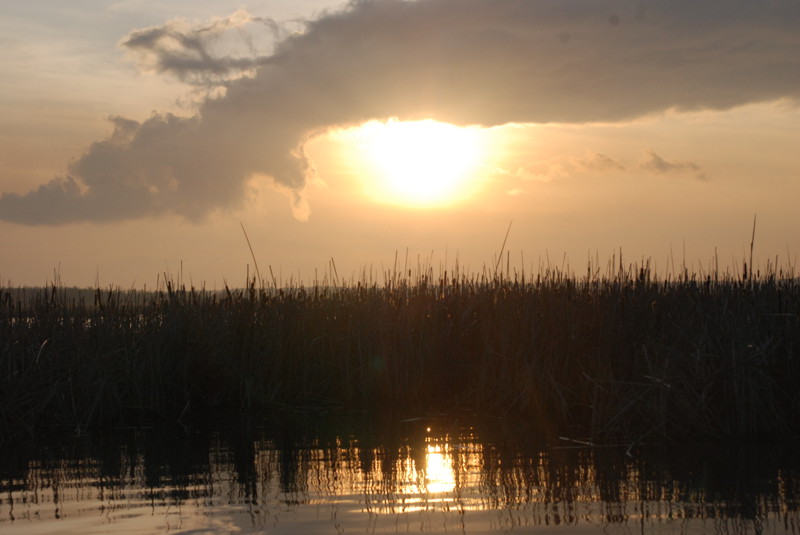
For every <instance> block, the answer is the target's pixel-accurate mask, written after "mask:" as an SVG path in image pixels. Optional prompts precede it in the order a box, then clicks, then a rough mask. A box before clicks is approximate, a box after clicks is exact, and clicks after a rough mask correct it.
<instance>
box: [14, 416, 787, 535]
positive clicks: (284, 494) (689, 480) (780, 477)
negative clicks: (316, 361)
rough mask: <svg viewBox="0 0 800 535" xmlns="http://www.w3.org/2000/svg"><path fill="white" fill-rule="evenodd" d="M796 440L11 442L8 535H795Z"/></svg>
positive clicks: (514, 437) (422, 432)
mask: <svg viewBox="0 0 800 535" xmlns="http://www.w3.org/2000/svg"><path fill="white" fill-rule="evenodd" d="M798 457H799V456H798V455H797V448H795V447H794V444H792V443H788V444H787V443H781V442H769V443H765V442H758V443H755V442H749V443H736V444H731V443H726V444H720V443H714V444H681V445H676V444H670V443H663V442H659V441H655V440H654V441H652V442H647V441H644V440H643V441H640V442H638V443H636V444H625V443H621V444H610V445H609V444H605V445H602V446H600V445H595V444H591V443H587V441H585V440H582V439H580V438H578V437H570V436H560V437H559V436H548V435H547V434H546V433H544V432H542V431H540V430H536V429H534V428H531V427H529V426H527V425H526V424H525V422H514V421H510V420H504V419H477V418H475V419H472V418H466V417H459V418H455V417H430V416H424V417H411V418H402V419H398V418H384V419H376V418H364V417H350V416H348V417H334V416H330V415H329V416H325V417H311V416H309V415H303V414H295V415H288V416H283V417H281V418H274V419H268V420H258V421H253V420H247V421H241V422H230V421H228V422H224V423H220V424H218V425H214V426H204V427H202V428H198V427H196V426H193V427H191V428H185V427H182V426H175V427H167V428H126V429H116V430H113V431H108V430H106V431H104V432H102V433H88V434H87V433H55V432H54V433H52V434H49V435H47V436H42V435H40V436H37V438H36V440H33V439H25V440H22V439H15V440H9V439H6V440H4V442H3V444H2V459H0V533H3V534H8V535H10V534H14V533H26V534H29V533H34V534H44V533H59V534H61V533H67V534H94V533H129V534H137V535H138V534H150V533H184V534H190V533H191V534H200V533H212V534H213V533H306V534H323V533H325V534H327V533H331V534H337V533H409V532H414V533H536V534H558V533H563V534H573V533H598V532H611V533H797V532H798V531H800V515H798V499H799V498H800V461H799V460H798Z"/></svg>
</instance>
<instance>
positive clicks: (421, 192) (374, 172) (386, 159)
mask: <svg viewBox="0 0 800 535" xmlns="http://www.w3.org/2000/svg"><path fill="white" fill-rule="evenodd" d="M356 136H357V140H356V143H357V150H358V152H359V159H360V160H361V164H362V165H361V169H362V172H361V174H362V176H363V184H364V188H365V190H366V192H367V194H368V195H369V196H370V197H372V198H373V199H375V200H377V201H379V202H384V203H389V204H398V205H404V206H410V207H435V206H446V205H450V204H454V203H457V202H459V201H462V200H464V199H466V198H468V197H471V196H472V195H473V194H474V193H475V191H476V189H477V182H478V180H477V179H478V168H479V166H480V162H481V160H482V158H483V153H484V142H483V139H482V132H481V129H479V128H475V127H458V126H454V125H451V124H447V123H441V122H438V121H434V120H424V121H399V120H396V119H392V120H389V121H387V122H380V121H371V122H368V123H365V124H364V125H362V126H361V127H360V128H359V129H358V131H357V134H356Z"/></svg>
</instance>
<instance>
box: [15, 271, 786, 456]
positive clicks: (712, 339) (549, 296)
mask: <svg viewBox="0 0 800 535" xmlns="http://www.w3.org/2000/svg"><path fill="white" fill-rule="evenodd" d="M499 266H500V262H498V263H497V264H496V265H495V269H494V272H493V273H492V272H488V273H487V272H486V271H484V272H483V273H482V274H478V275H469V276H468V275H465V274H463V273H461V272H460V270H459V268H458V267H456V268H455V269H454V270H453V271H451V272H449V273H448V272H446V271H445V272H443V273H442V274H441V275H440V276H438V277H434V276H433V273H432V269H431V268H430V266H426V265H424V264H422V263H421V264H420V267H419V268H418V270H417V272H416V273H414V272H413V270H405V271H403V272H402V273H398V270H397V268H395V270H394V271H393V272H391V273H387V274H386V277H385V280H386V282H385V284H384V285H382V286H380V285H378V283H377V282H373V281H372V278H370V280H369V281H366V280H364V281H356V282H351V283H348V282H347V281H346V280H343V279H340V278H339V277H338V274H337V276H336V284H335V285H334V284H329V283H328V281H327V280H326V281H323V283H320V284H316V285H313V286H310V287H305V286H303V285H299V284H298V285H294V286H291V287H278V285H277V284H272V285H264V284H263V283H262V281H259V280H257V279H255V278H253V279H251V280H250V281H249V283H248V285H247V287H246V288H244V289H238V290H235V289H230V288H225V290H224V291H222V292H212V291H207V290H205V289H196V288H193V287H189V288H187V287H186V286H185V285H182V284H181V285H178V284H175V283H174V282H172V281H169V280H167V279H166V278H165V280H167V282H166V283H165V284H164V286H163V288H161V289H160V290H159V291H155V292H152V291H151V292H146V291H135V290H129V291H123V290H120V289H108V290H101V289H96V290H94V291H93V293H87V292H86V291H82V292H81V291H76V290H73V289H69V288H65V287H61V286H55V285H54V286H52V287H48V288H40V289H13V288H7V289H3V290H0V369H1V370H2V375H1V376H0V432H2V433H3V434H9V433H16V432H19V431H21V430H28V431H30V432H35V431H36V430H37V429H39V428H41V427H43V426H53V425H59V426H61V425H67V426H71V427H75V428H78V429H85V428H86V427H91V426H106V425H117V424H133V423H143V422H154V421H165V420H166V421H170V420H171V421H174V420H182V421H187V422H188V421H190V420H191V419H192V418H195V419H203V418H207V417H208V415H211V414H225V413H230V412H231V411H233V412H242V411H264V410H278V409H281V408H285V407H297V406H302V407H337V408H346V409H355V410H366V411H373V412H377V413H384V412H385V413H387V414H389V413H392V414H394V413H401V414H409V413H415V412H417V413H418V412H424V411H470V412H478V413H484V414H494V415H500V416H504V415H512V414H513V415H517V416H522V417H525V418H528V419H530V420H531V422H533V423H535V424H536V425H538V426H541V427H542V429H544V430H547V431H550V432H553V433H561V434H564V433H567V434H570V435H571V436H583V437H590V438H591V439H592V440H612V439H615V438H617V437H624V438H626V439H628V440H641V439H645V438H647V437H670V438H678V437H687V436H698V435H702V436H742V435H754V434H765V433H769V434H773V433H782V434H785V433H798V432H800V397H798V396H797V392H799V391H800V280H799V279H798V278H797V277H795V275H794V273H793V272H784V271H780V270H779V269H778V268H777V267H774V266H773V267H772V268H768V269H767V271H766V273H764V274H762V273H760V272H757V273H753V272H752V268H751V269H750V272H749V273H748V274H747V275H746V276H742V277H739V278H736V277H733V276H730V275H727V274H723V275H720V274H719V273H718V272H714V273H710V274H707V275H706V276H705V277H699V276H697V275H691V274H689V273H688V272H687V271H686V270H684V271H683V272H682V273H681V274H680V275H679V276H677V277H674V278H670V279H667V280H661V279H655V278H654V277H653V276H652V274H651V271H650V267H649V263H645V264H643V265H630V266H627V267H623V265H622V260H621V258H620V261H619V266H618V268H616V267H615V268H614V269H609V270H608V272H607V274H606V275H600V270H599V269H597V267H596V266H592V265H591V263H590V265H589V268H588V269H587V272H586V274H585V276H583V277H580V278H579V277H576V276H575V275H571V274H569V273H567V272H566V271H564V270H561V269H559V268H550V267H548V268H546V269H543V270H542V271H541V272H540V273H538V274H536V275H535V276H532V275H531V274H526V273H524V272H519V273H518V272H514V273H513V274H512V273H510V268H506V270H505V272H503V270H502V269H501V270H499V271H498V268H499ZM331 281H333V270H332V273H331Z"/></svg>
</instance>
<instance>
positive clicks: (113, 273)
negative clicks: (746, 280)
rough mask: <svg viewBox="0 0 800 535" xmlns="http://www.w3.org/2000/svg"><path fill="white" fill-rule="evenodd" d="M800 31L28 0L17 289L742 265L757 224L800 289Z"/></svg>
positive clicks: (0, 11)
mask: <svg viewBox="0 0 800 535" xmlns="http://www.w3.org/2000/svg"><path fill="white" fill-rule="evenodd" d="M798 28H800V0H765V1H760V2H752V1H751V0H750V1H744V0H706V1H704V2H696V1H693V0H692V1H690V0H625V1H622V0H413V1H407V0H362V1H354V2H350V3H341V2H339V1H336V0H260V1H251V2H245V3H241V2H228V1H226V0H215V1H213V2H211V1H205V0H193V1H191V2H190V1H188V0H185V1H184V0H174V1H170V2H155V1H151V0H121V1H116V2H115V1H100V0H75V1H72V2H68V3H67V2H60V1H56V0H33V1H31V2H26V3H17V2H4V3H2V4H0V50H2V52H0V284H1V285H3V286H24V285H43V284H48V283H52V282H58V283H61V284H65V285H71V286H81V287H85V286H97V285H99V286H103V287H105V286H120V287H137V288H141V287H150V288H152V287H155V286H156V285H157V284H158V282H159V281H163V279H164V277H165V276H166V277H168V278H173V279H179V280H181V281H182V282H185V283H186V284H193V285H195V286H198V287H199V286H205V287H207V288H221V287H223V286H224V285H225V284H228V285H230V286H241V285H243V284H244V282H245V281H246V279H247V277H248V275H252V273H253V272H254V271H255V268H256V266H255V265H254V264H257V267H258V268H259V273H260V274H261V276H262V277H264V278H267V279H269V280H274V281H276V282H278V283H279V284H294V283H298V282H304V283H311V282H313V281H314V280H317V281H320V280H322V279H323V278H324V277H329V276H331V274H332V273H334V272H335V274H336V276H337V277H338V278H339V280H350V281H358V280H361V281H377V282H379V283H381V282H383V281H384V280H385V274H386V273H387V272H390V271H392V270H395V269H403V270H405V271H407V270H409V269H411V270H412V271H414V272H415V273H416V272H417V271H418V270H419V269H422V270H425V269H429V268H430V269H432V270H433V272H434V275H437V276H438V275H439V274H440V273H441V272H442V270H444V269H447V270H448V271H450V272H452V271H453V270H454V269H455V268H456V267H457V268H458V269H459V270H460V271H461V272H481V271H482V270H484V269H488V270H489V271H492V270H494V269H495V267H496V266H497V258H498V255H499V254H500V252H501V251H502V252H503V254H504V261H503V264H505V265H507V266H509V267H510V269H511V272H512V274H513V273H514V272H517V273H521V272H523V271H524V272H526V273H537V272H539V271H540V270H542V269H547V268H548V267H549V268H551V269H552V268H558V269H569V270H573V271H574V272H575V273H576V274H577V275H578V276H581V275H583V274H584V273H586V271H587V269H588V268H589V266H590V265H591V266H593V267H592V269H599V270H601V271H602V272H605V271H606V269H607V267H608V265H609V262H611V261H616V262H618V261H619V257H620V254H622V256H623V259H624V260H623V263H624V265H629V264H631V263H634V262H638V263H641V262H644V261H649V262H650V265H651V267H652V268H653V269H654V270H657V271H658V272H660V273H663V274H667V273H670V272H671V273H674V272H676V271H679V270H680V269H682V266H686V267H687V268H688V269H690V270H692V271H694V272H698V273H701V274H702V273H705V272H708V270H709V269H712V268H714V266H719V269H720V270H721V271H724V270H728V271H732V272H733V273H736V272H737V271H738V270H740V269H741V263H742V261H743V260H746V259H748V257H749V254H750V245H751V241H753V225H754V218H755V221H756V227H755V240H754V259H755V261H756V265H757V266H760V267H761V268H762V269H766V267H767V265H768V263H770V264H773V265H774V264H775V263H776V262H777V264H778V266H780V267H783V268H784V269H791V268H793V267H795V266H797V255H798V254H800V217H798V215H797V209H796V204H797V201H796V199H798V198H800V158H798V157H797V150H798V149H797V147H800V128H798V127H797V125H800V107H798V103H799V102H800V32H798V31H797V29H798ZM243 229H244V230H245V231H246V233H247V235H246V236H245V233H244V232H243ZM506 234H507V240H505V238H506ZM248 238H249V242H250V243H249V245H248V240H247V239H248ZM251 248H252V253H251ZM254 260H255V262H254ZM334 266H335V267H334Z"/></svg>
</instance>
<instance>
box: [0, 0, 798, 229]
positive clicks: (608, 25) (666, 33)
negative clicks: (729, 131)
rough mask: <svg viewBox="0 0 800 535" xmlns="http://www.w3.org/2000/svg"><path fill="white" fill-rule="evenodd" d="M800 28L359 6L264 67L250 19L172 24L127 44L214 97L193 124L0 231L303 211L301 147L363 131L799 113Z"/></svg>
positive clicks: (491, 7)
mask: <svg viewBox="0 0 800 535" xmlns="http://www.w3.org/2000/svg"><path fill="white" fill-rule="evenodd" d="M798 27H800V3H798V2H795V1H786V0H766V1H763V2H752V1H749V0H747V1H745V0H704V1H702V2H698V1H696V0H671V1H669V2H666V1H663V2H662V1H656V2H630V1H627V0H625V1H623V0H597V1H594V2H583V1H581V0H539V1H536V2H531V1H529V0H508V1H504V2H497V1H496V0H472V1H470V2H464V1H463V0H417V1H414V2H407V1H402V0H381V1H370V0H360V1H354V2H352V3H350V4H348V6H347V7H346V8H344V9H342V10H340V11H336V12H330V13H326V14H323V15H322V16H321V17H320V18H318V19H316V20H311V21H307V22H306V23H305V26H304V31H303V32H301V33H296V34H289V33H284V34H280V35H279V42H278V43H277V44H276V45H275V47H274V48H273V49H270V51H269V52H268V53H264V52H263V50H262V49H261V48H259V47H258V46H253V47H250V45H249V44H248V43H255V41H253V40H252V39H257V38H263V35H274V32H275V31H276V30H275V28H274V27H273V26H271V23H267V22H266V21H261V22H259V21H258V20H256V19H255V18H253V17H250V16H249V15H247V14H246V13H244V12H237V13H236V14H234V15H232V16H230V17H226V18H222V19H215V20H214V21H210V22H209V23H207V24H206V25H181V24H178V23H176V22H171V23H168V24H165V25H163V26H162V27H157V28H149V29H145V30H140V31H135V32H132V33H131V34H130V35H129V36H128V37H127V38H126V39H125V40H124V41H123V42H124V45H125V46H126V47H127V48H128V49H130V50H131V51H134V53H135V54H137V55H138V57H139V61H141V62H143V63H142V64H143V65H146V66H149V68H150V69H151V70H154V71H156V72H162V73H170V74H173V75H175V76H178V77H180V78H182V79H184V80H187V81H190V82H192V83H194V84H207V85H209V86H212V85H213V86H215V87H222V88H223V91H218V92H213V93H210V94H213V95H214V96H213V97H212V96H209V97H207V98H206V99H205V100H204V101H203V102H201V103H200V104H199V106H198V109H197V113H196V114H195V115H194V116H191V117H177V116H174V115H169V114H157V115H154V116H152V117H150V118H149V119H146V120H144V121H141V122H139V121H132V120H130V119H124V120H123V119H114V124H115V131H114V133H113V134H112V136H110V137H109V138H108V139H106V140H103V141H99V142H97V143H94V144H92V145H91V146H90V147H89V148H88V150H87V151H86V152H85V153H84V154H83V155H82V156H81V157H79V158H78V159H77V160H76V161H75V162H74V164H73V165H71V166H70V168H69V174H68V176H67V177H59V178H54V179H53V180H52V181H51V182H49V183H47V184H45V185H43V186H41V187H40V188H38V189H36V190H33V191H31V192H29V193H27V194H23V195H18V194H10V193H6V194H3V195H2V196H0V219H3V220H6V221H16V222H20V223H26V224H57V223H64V222H70V221H80V220H89V221H103V220H114V219H126V218H137V217H147V216H155V215H160V214H168V213H173V214H178V215H180V216H183V217H185V218H187V219H191V220H201V219H203V218H204V217H206V216H207V215H208V214H209V213H211V212H213V211H215V210H230V209H236V208H238V207H240V206H242V204H243V202H244V199H245V198H246V190H247V187H246V184H247V182H248V180H249V179H250V178H251V177H252V176H253V175H256V174H259V175H268V176H270V177H272V179H273V180H274V182H275V184H276V185H279V186H280V187H282V188H284V189H286V190H287V191H290V192H291V193H292V196H293V199H294V202H295V204H300V203H301V202H302V191H303V187H304V185H305V184H306V181H307V179H308V178H309V177H310V176H311V174H312V166H311V163H310V162H309V161H308V159H307V158H306V156H305V155H304V153H303V144H304V143H305V141H306V140H307V139H308V138H309V137H310V136H313V135H315V134H318V133H321V132H324V131H325V130H326V129H328V128H331V127H341V126H348V125H354V124H359V123H361V122H364V121H367V120H370V119H384V118H389V117H398V118H400V119H422V118H435V119H438V120H441V121H448V122H452V123H455V124H482V125H499V124H505V123H509V122H516V123H531V122H533V123H545V122H572V123H585V122H593V121H608V122H614V121H625V120H629V119H631V118H635V117H640V116H643V115H647V114H652V113H658V112H662V111H664V110H668V109H680V110H693V109H703V108H709V109H727V108H730V107H733V106H739V105H743V104H747V103H751V102H761V101H769V100H774V99H778V98H787V99H794V100H797V99H798V98H800V32H798V31H797V28H798ZM231 30H233V31H234V34H235V33H237V32H239V31H242V32H250V33H245V34H244V35H245V36H246V37H245V39H244V40H243V41H240V42H238V43H239V44H238V45H236V46H237V47H238V48H236V47H234V51H233V52H232V51H231V50H230V48H229V47H228V48H226V47H227V46H228V45H226V46H221V45H222V44H224V43H225V42H227V41H225V40H226V39H229V38H230V37H226V36H228V35H232V34H230V33H229V32H230V31H231ZM259 32H265V33H263V34H262V33H259ZM270 32H272V33H270ZM248 36H249V37H248ZM259 36H261V37H259ZM248 39H250V41H248ZM228 44H230V42H229V43H228ZM215 46H217V48H214V47H215ZM650 162H651V163H650V165H652V166H656V167H658V165H659V164H658V162H657V160H654V159H652V158H651V160H650ZM588 163H591V162H588ZM603 163H604V161H603V160H601V159H600V160H595V161H594V164H596V165H601V164H603ZM665 163H666V164H668V165H669V164H672V165H675V163H674V162H672V163H671V162H666V161H665ZM605 164H607V165H608V162H605Z"/></svg>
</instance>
